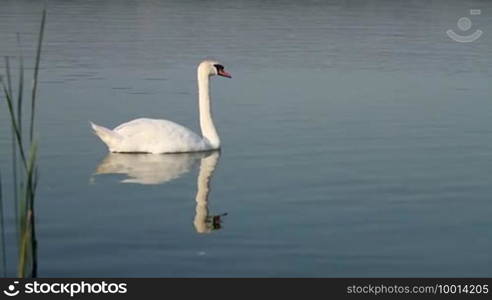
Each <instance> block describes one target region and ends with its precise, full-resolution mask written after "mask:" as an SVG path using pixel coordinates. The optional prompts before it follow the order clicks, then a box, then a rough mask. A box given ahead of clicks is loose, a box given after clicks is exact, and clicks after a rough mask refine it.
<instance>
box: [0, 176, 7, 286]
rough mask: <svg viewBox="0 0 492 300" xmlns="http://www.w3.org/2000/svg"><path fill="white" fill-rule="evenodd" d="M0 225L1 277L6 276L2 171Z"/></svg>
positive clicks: (0, 180) (0, 177)
mask: <svg viewBox="0 0 492 300" xmlns="http://www.w3.org/2000/svg"><path fill="white" fill-rule="evenodd" d="M0 218H1V220H0V226H2V232H1V237H0V238H1V243H2V270H3V277H7V256H6V255H7V254H6V252H5V215H4V213H3V191H2V173H1V172H0Z"/></svg>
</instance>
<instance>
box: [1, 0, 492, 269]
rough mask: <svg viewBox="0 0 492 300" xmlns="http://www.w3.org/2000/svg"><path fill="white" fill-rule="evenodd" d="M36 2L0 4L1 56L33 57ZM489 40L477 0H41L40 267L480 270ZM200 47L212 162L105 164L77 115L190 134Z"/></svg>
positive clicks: (486, 247)
mask: <svg viewBox="0 0 492 300" xmlns="http://www.w3.org/2000/svg"><path fill="white" fill-rule="evenodd" d="M41 2H43V1H24V0H22V1H19V0H15V1H14V0H1V5H0V56H6V55H10V56H15V55H18V50H17V46H16V32H20V33H21V38H22V44H23V51H24V54H25V56H26V64H27V65H29V66H32V61H33V54H34V48H35V41H36V36H37V32H38V29H39V22H40V17H41V10H42V3H41ZM470 9H481V14H480V15H470ZM460 17H468V18H470V20H472V22H473V26H472V28H471V29H470V30H469V31H467V32H466V33H463V35H466V34H468V33H470V32H474V31H475V30H477V29H480V30H482V31H483V35H482V36H481V37H480V38H479V39H478V40H476V41H474V42H472V43H458V42H455V41H453V40H451V39H450V38H449V37H448V36H447V35H446V30H448V29H453V30H454V31H455V32H457V33H460V31H459V28H458V27H457V21H458V19H459V18H460ZM491 36H492V3H490V2H489V1H457V0H456V1H444V0H443V1H432V2H428V1H365V2H362V1H303V2H302V3H301V1H282V3H276V2H274V1H218V0H217V1H191V0H188V1H166V2H164V1H116V0H112V1H82V0H79V1H61V0H58V1H57V0H50V1H49V5H48V17H47V25H46V32H45V43H44V48H43V55H42V63H41V71H40V78H41V79H40V83H39V84H40V85H39V102H38V105H39V110H38V114H37V118H38V119H37V125H38V134H37V135H38V138H39V141H40V160H39V163H40V183H39V189H38V196H37V199H36V220H37V227H36V230H37V239H38V275H39V276H40V277H47V276H58V277H61V276H164V277H167V276H198V277H202V276H261V277H269V276H323V277H336V276H492V256H491V255H490V253H491V249H492V217H491V215H492V199H491V194H492V184H491V174H492V164H491V163H492V126H491V125H492V98H491V95H492V88H491V82H492V73H491V70H492V57H491V50H490V49H492V38H491ZM204 58H215V59H217V60H219V61H220V62H221V63H223V64H224V65H225V67H226V69H227V70H229V71H230V72H231V73H232V76H233V78H232V79H224V78H214V79H213V80H212V86H213V89H212V99H213V111H214V118H215V123H216V125H217V127H218V130H219V134H220V136H221V140H222V144H223V148H222V151H221V153H207V154H202V155H181V156H180V155H177V156H176V155H174V156H165V155H164V156H155V155H154V156H152V155H150V156H149V155H135V156H132V155H129V156H128V155H126V156H121V155H109V156H107V150H106V148H105V146H104V145H103V144H102V143H101V142H100V141H99V140H98V139H97V137H95V136H94V135H93V134H92V133H91V130H90V129H89V126H88V121H89V120H91V121H94V122H95V123H98V124H101V125H104V126H108V127H111V128H112V127H115V126H116V125H118V124H120V123H122V122H126V121H128V120H131V119H133V118H138V117H152V118H165V119H170V120H173V121H176V122H178V123H181V124H184V125H186V126H188V127H190V128H192V129H193V130H195V131H199V127H198V119H197V118H198V115H197V92H196V65H197V64H198V63H199V62H200V61H201V60H202V59H204ZM13 63H16V61H15V60H13ZM0 67H1V69H2V72H1V73H3V67H4V62H3V60H2V61H1V63H0ZM27 72H28V74H31V71H30V70H27ZM0 107H1V110H0V122H1V125H2V127H1V128H3V129H2V130H1V132H0V167H1V168H2V175H3V187H4V190H5V191H4V198H5V199H4V201H5V204H4V206H5V211H6V214H7V215H6V220H5V221H6V225H7V227H6V228H5V230H6V243H7V245H6V246H7V252H6V258H7V266H4V273H3V274H4V275H7V276H13V275H15V273H16V265H17V263H16V251H17V250H16V249H17V246H16V242H15V230H14V224H13V220H14V216H13V202H12V200H11V197H12V195H11V194H12V191H11V188H10V187H11V185H12V183H11V181H12V180H11V178H10V177H9V176H8V174H10V171H9V170H10V169H9V168H10V130H8V127H7V126H8V123H7V119H6V110H5V105H4V103H3V98H2V104H1V106H0ZM207 155H208V156H207ZM97 173H100V174H97ZM101 173H102V174H101ZM197 200H198V201H197ZM224 214H227V215H224ZM219 219H220V222H219ZM213 229H215V230H213Z"/></svg>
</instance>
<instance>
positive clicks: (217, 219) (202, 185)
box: [95, 151, 226, 233]
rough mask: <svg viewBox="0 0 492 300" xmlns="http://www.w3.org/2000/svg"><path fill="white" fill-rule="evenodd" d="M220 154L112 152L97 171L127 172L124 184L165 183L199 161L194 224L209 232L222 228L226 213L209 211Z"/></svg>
mask: <svg viewBox="0 0 492 300" xmlns="http://www.w3.org/2000/svg"><path fill="white" fill-rule="evenodd" d="M219 157H220V152H219V151H213V152H201V153H181V154H124V153H109V154H108V155H107V156H106V157H105V158H104V159H103V161H102V162H101V163H100V164H99V166H98V167H97V169H96V172H95V174H96V175H99V174H125V175H127V176H128V177H129V178H127V179H124V180H122V181H121V182H122V183H137V184H162V183H165V182H168V181H171V180H174V179H177V178H179V177H180V176H182V175H183V174H186V173H187V172H189V171H190V170H191V168H192V166H193V165H194V164H195V163H196V162H197V161H198V160H200V172H199V173H198V180H197V193H196V210H195V219H194V221H193V225H194V226H195V229H196V231H197V232H198V233H210V232H212V230H216V229H220V228H221V221H222V220H221V217H223V216H225V215H226V214H221V215H215V216H210V215H209V212H208V195H209V193H210V179H211V178H212V175H213V172H214V170H215V168H216V166H217V163H218V161H219Z"/></svg>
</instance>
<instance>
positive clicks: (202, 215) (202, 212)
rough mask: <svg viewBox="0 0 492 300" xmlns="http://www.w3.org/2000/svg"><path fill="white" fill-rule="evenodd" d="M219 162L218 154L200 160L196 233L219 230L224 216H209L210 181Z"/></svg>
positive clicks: (216, 152)
mask: <svg viewBox="0 0 492 300" xmlns="http://www.w3.org/2000/svg"><path fill="white" fill-rule="evenodd" d="M218 161H219V152H218V151H215V152H213V153H212V154H211V155H209V156H207V157H204V158H202V160H201V162H200V172H199V173H198V182H197V192H196V209H195V220H194V221H193V224H194V225H195V229H196V231H197V232H198V233H210V232H211V231H212V230H216V229H220V228H221V217H222V216H225V215H226V214H222V215H216V216H209V214H208V194H209V192H210V179H211V178H212V175H213V173H214V170H215V167H216V166H217V163H218Z"/></svg>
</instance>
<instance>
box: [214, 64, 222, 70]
mask: <svg viewBox="0 0 492 300" xmlns="http://www.w3.org/2000/svg"><path fill="white" fill-rule="evenodd" d="M214 67H215V68H216V69H217V71H222V70H224V66H223V65H214Z"/></svg>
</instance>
